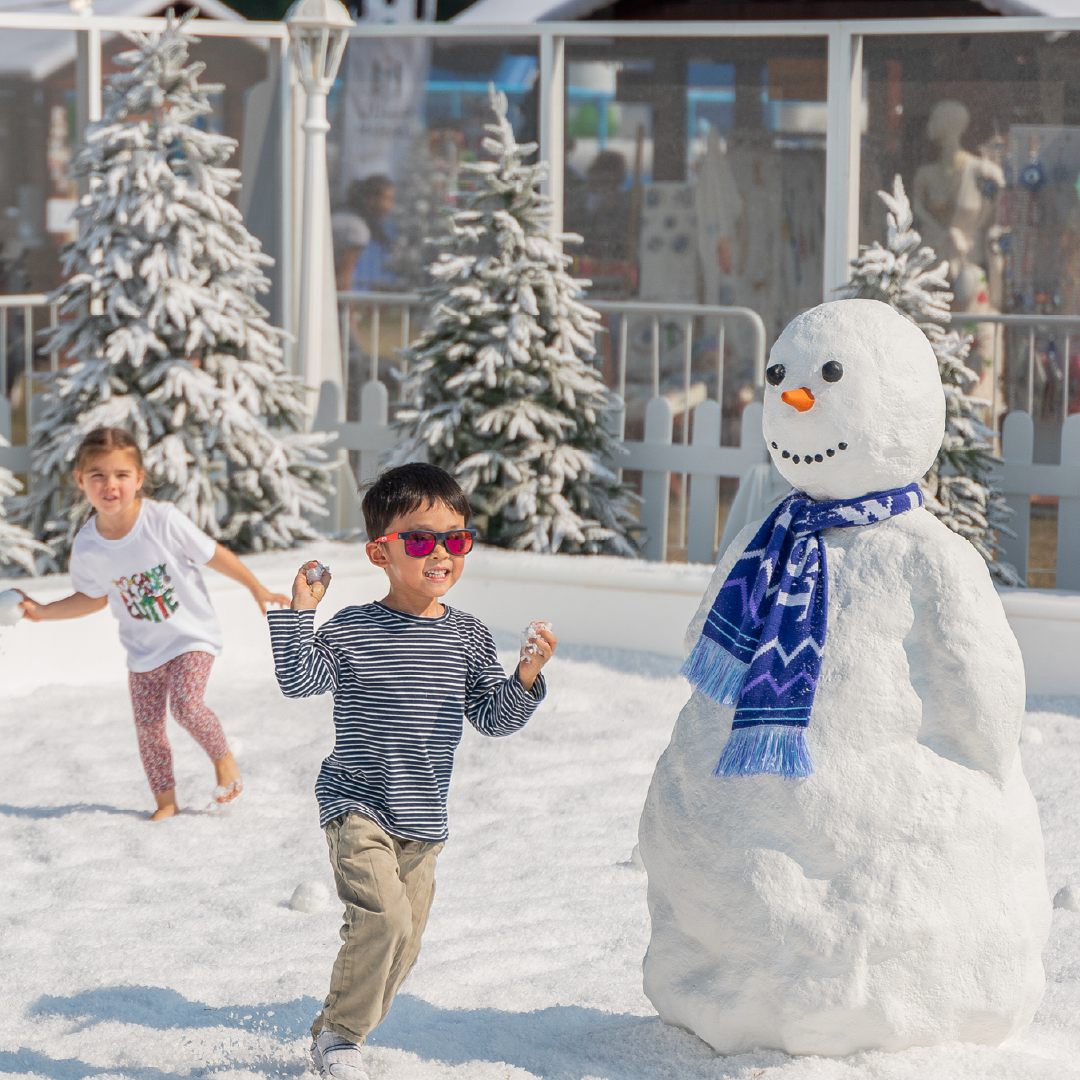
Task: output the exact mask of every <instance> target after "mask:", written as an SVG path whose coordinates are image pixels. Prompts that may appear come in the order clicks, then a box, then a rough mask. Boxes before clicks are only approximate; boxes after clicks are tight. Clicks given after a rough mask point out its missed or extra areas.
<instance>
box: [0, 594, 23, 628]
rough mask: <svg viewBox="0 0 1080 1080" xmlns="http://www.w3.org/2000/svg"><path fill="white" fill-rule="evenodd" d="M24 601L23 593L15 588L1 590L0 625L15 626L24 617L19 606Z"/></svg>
mask: <svg viewBox="0 0 1080 1080" xmlns="http://www.w3.org/2000/svg"><path fill="white" fill-rule="evenodd" d="M22 602H23V595H22V593H20V592H18V591H16V590H15V589H5V590H4V591H3V592H0V626H14V625H15V624H16V623H17V622H18V621H19V620H20V619H21V618H22V617H23V613H22V611H21V609H20V608H19V605H20V604H21V603H22Z"/></svg>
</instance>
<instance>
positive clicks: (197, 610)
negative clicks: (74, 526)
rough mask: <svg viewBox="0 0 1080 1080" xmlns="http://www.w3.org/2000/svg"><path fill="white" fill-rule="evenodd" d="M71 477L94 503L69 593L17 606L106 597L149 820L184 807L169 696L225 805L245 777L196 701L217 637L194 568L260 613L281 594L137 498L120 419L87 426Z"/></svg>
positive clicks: (34, 612)
mask: <svg viewBox="0 0 1080 1080" xmlns="http://www.w3.org/2000/svg"><path fill="white" fill-rule="evenodd" d="M74 476H75V483H76V484H78V485H79V488H80V489H81V490H82V492H83V494H84V495H85V496H86V499H87V502H89V503H90V505H91V506H92V507H93V509H94V511H95V513H94V514H93V516H91V518H90V520H89V521H87V523H86V524H85V525H84V526H83V527H82V528H81V529H80V530H79V532H78V534H77V535H76V537H75V543H74V544H73V545H72V549H71V564H70V571H71V583H72V585H74V586H75V588H76V590H77V591H76V592H74V593H72V595H71V596H66V597H64V599H63V600H56V601H54V602H53V603H51V604H39V603H37V602H36V601H34V600H31V599H30V597H28V596H26V593H23V596H24V597H26V599H25V600H24V601H23V603H22V604H21V605H20V607H21V608H22V609H23V614H24V615H25V616H26V618H28V619H31V620H33V621H34V622H39V621H41V620H42V619H77V618H78V617H79V616H80V615H90V614H92V613H93V612H95V611H100V610H101V609H102V608H103V607H105V605H106V604H109V605H111V607H112V612H113V615H114V616H115V617H116V618H117V619H118V620H119V622H120V640H121V642H123V644H124V647H125V648H126V649H127V654H128V669H129V671H128V682H129V686H130V689H131V703H132V707H133V709H134V712H135V730H136V732H137V734H138V737H139V753H140V754H141V755H142V763H143V768H145V769H146V775H147V778H148V779H149V781H150V790H151V791H152V792H153V793H154V798H155V800H156V801H157V810H156V811H155V812H154V814H153V815H152V816H151V818H150V820H151V821H160V820H161V819H162V818H167V817H172V816H173V815H174V814H177V813H179V811H180V808H179V806H178V805H177V802H176V781H175V780H174V778H173V768H172V751H171V750H170V749H169V743H168V740H167V739H166V737H165V707H166V699H168V704H169V705H171V706H172V713H173V717H174V718H175V719H176V721H177V723H179V724H180V726H181V727H183V728H185V729H186V730H187V731H188V732H189V733H190V734H191V736H192V737H193V738H194V739H195V740H196V742H198V744H199V745H200V746H201V747H202V748H203V749H204V750H205V751H206V752H207V754H208V755H209V756H210V760H211V761H213V763H214V771H215V772H216V773H217V788H216V789H215V791H214V797H215V799H216V800H217V801H218V802H219V803H225V802H229V801H231V800H232V799H235V798H236V796H237V795H239V794H240V792H241V791H242V790H243V784H242V783H241V781H240V770H239V769H238V768H237V765H236V761H235V759H234V758H233V756H232V754H231V753H230V752H229V747H228V745H227V744H226V742H225V734H224V732H223V731H222V730H221V724H219V723H218V719H217V717H216V716H215V715H214V714H213V713H212V712H211V711H210V710H209V709H208V708H207V707H206V706H205V705H204V704H203V692H204V691H205V689H206V681H207V679H208V678H209V676H210V667H211V665H212V664H213V662H214V657H215V656H217V655H219V654H220V652H221V644H222V640H221V627H220V626H219V625H218V621H217V616H216V615H215V614H214V609H213V607H212V606H211V604H210V597H209V596H208V595H207V592H206V586H205V585H204V584H203V580H202V575H201V574H200V573H199V570H198V566H199V565H200V564H203V563H205V564H206V565H207V566H209V567H211V568H212V569H214V570H217V571H219V572H220V573H222V574H225V575H226V576H227V577H231V578H232V579H233V580H234V581H239V582H240V584H241V585H245V586H246V587H247V588H248V589H250V590H251V595H252V596H254V597H255V603H257V604H258V605H259V607H260V608H261V609H262V611H263V614H265V613H266V606H267V604H279V605H280V606H282V607H288V606H289V598H288V597H287V596H282V595H280V594H278V593H271V592H270V591H268V590H267V589H265V588H264V587H263V586H262V585H260V584H259V582H258V581H257V580H256V578H255V575H254V574H252V572H251V571H250V570H248V568H247V567H246V566H244V564H243V563H242V562H241V561H240V560H239V559H238V558H237V557H236V556H235V555H234V554H233V553H232V552H231V551H229V550H227V549H226V548H223V547H222V546H221V545H220V544H218V543H216V542H215V541H214V540H212V539H211V538H210V537H209V536H207V535H206V534H205V533H204V532H202V530H201V529H199V528H198V527H197V526H196V525H194V524H193V523H192V522H191V521H190V520H189V519H188V518H187V517H185V516H184V514H182V513H181V512H180V511H179V510H177V509H176V507H175V506H173V505H172V503H166V502H154V501H153V500H151V499H142V498H140V497H139V493H140V490H141V488H142V485H143V480H144V479H145V477H146V473H145V471H144V470H143V459H142V452H141V451H140V450H139V447H138V444H137V443H136V442H135V440H134V438H132V436H131V435H130V434H129V433H128V432H126V431H124V430H123V429H122V428H96V429H95V430H94V431H91V432H90V434H89V435H87V436H86V438H84V439H83V441H82V443H81V444H80V446H79V450H78V453H77V455H76V458H75V469H74Z"/></svg>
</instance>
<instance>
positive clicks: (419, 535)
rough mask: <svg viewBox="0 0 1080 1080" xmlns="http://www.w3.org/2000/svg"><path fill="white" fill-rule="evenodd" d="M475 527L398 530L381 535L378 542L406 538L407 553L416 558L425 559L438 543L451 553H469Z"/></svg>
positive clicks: (383, 542)
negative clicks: (443, 529)
mask: <svg viewBox="0 0 1080 1080" xmlns="http://www.w3.org/2000/svg"><path fill="white" fill-rule="evenodd" d="M476 536H477V533H476V530H475V529H454V530H453V532H444V533H437V532H404V533H400V532H396V533H387V534H386V536H380V537H379V538H378V540H376V541H375V543H376V544H385V543H387V542H388V541H390V540H404V541H405V554H406V555H411V556H412V557H413V558H414V559H425V558H427V556H428V555H430V554H431V553H432V552H433V551H434V550H435V545H436V544H440V543H441V544H442V546H443V547H444V548H446V550H447V553H448V554H450V555H468V554H469V552H470V551H472V546H473V540H475V539H476Z"/></svg>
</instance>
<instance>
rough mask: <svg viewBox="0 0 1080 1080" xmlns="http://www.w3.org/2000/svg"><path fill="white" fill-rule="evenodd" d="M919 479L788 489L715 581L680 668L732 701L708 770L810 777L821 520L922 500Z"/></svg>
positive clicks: (829, 525) (872, 513) (820, 634)
mask: <svg viewBox="0 0 1080 1080" xmlns="http://www.w3.org/2000/svg"><path fill="white" fill-rule="evenodd" d="M922 504H923V497H922V492H921V491H920V490H919V485H918V484H909V485H908V486H907V487H905V488H898V489H896V490H894V491H881V492H877V493H875V494H872V495H863V496H862V497H861V498H858V499H847V500H843V501H839V500H837V501H832V502H814V500H813V499H811V498H809V497H808V496H806V495H804V494H802V492H799V491H792V492H791V494H790V495H788V496H787V498H785V499H784V501H783V502H782V503H781V504H780V505H779V506H778V507H777V508H776V509H775V510H774V511H773V512H772V513H771V514H770V515H769V516H768V518H766V520H765V523H764V524H763V525H762V526H761V528H760V529H759V530H758V532H757V534H756V535H755V537H754V539H753V540H752V541H751V542H750V546H749V547H748V548H747V549H746V551H744V552H743V554H742V556H741V557H740V558H739V561H738V562H736V563H735V565H734V566H733V567H732V569H731V573H730V574H728V576H727V578H726V579H725V580H724V584H723V585H721V586H720V592H719V593H718V594H717V596H716V600H715V601H714V602H713V605H712V608H711V609H710V611H709V615H708V617H707V619H706V620H705V628H704V630H703V631H702V634H701V637H700V638H699V639H698V642H697V644H696V645H695V646H694V649H693V651H692V652H691V653H690V656H689V657H687V660H686V663H685V664H683V667H682V671H683V674H684V675H685V676H686V677H687V678H688V679H689V680H690V682H691V683H693V684H694V686H695V687H696V688H697V689H698V690H700V691H701V692H702V693H704V694H706V695H708V696H709V697H711V698H712V699H713V700H714V701H717V702H719V703H720V704H721V705H736V706H737V707H736V710H735V718H734V721H733V723H732V725H731V737H730V738H729V739H728V742H727V745H726V746H725V747H724V751H723V753H722V754H721V756H720V761H719V763H718V764H717V766H716V772H715V774H714V775H716V776H752V775H755V774H757V773H776V774H778V775H780V776H809V775H810V773H812V772H813V771H814V766H813V762H812V761H811V759H810V753H809V751H808V750H807V747H806V741H805V739H804V736H803V732H804V730H805V728H806V726H807V724H808V723H809V721H810V710H811V709H812V708H813V705H814V693H815V691H816V690H817V681H818V673H819V672H820V670H821V653H822V650H823V649H824V647H825V631H826V624H827V621H828V620H827V614H828V600H829V585H828V571H827V567H826V564H825V544H824V543H823V542H822V539H821V530H822V529H835V528H846V527H847V526H850V525H870V524H872V523H873V522H875V521H883V520H884V519H885V518H888V517H892V516H893V515H895V514H902V513H904V512H905V511H907V510H913V509H915V508H916V507H919V506H922Z"/></svg>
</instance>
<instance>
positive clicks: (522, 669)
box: [518, 626, 559, 690]
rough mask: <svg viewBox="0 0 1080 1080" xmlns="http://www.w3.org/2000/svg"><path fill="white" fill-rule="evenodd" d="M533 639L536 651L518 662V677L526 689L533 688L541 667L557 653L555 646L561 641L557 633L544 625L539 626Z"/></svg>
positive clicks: (527, 654)
mask: <svg viewBox="0 0 1080 1080" xmlns="http://www.w3.org/2000/svg"><path fill="white" fill-rule="evenodd" d="M531 640H532V644H533V645H534V646H535V648H536V652H527V653H525V655H524V656H522V658H521V663H520V664H518V679H520V680H521V685H522V686H524V687H525V689H526V690H531V689H532V688H533V683H534V682H536V676H537V675H539V674H540V669H541V668H542V667H543V666H544V665H545V664H546V663H547V662H548V661H549V660H550V659H551V658H552V656H554V655H555V646H556V645H558V643H559V639H558V638H557V637H556V636H555V634H554V633H553V632H552V631H551V630H545V629H544V627H543V626H537V628H536V636H535V637H533V638H532V639H531Z"/></svg>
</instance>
